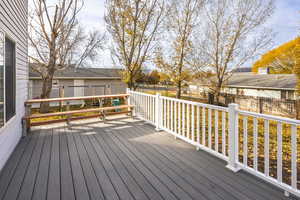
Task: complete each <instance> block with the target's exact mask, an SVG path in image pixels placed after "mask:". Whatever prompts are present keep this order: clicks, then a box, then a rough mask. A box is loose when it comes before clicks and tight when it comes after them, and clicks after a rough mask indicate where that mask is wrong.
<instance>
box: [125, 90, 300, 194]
mask: <svg viewBox="0 0 300 200" xmlns="http://www.w3.org/2000/svg"><path fill="white" fill-rule="evenodd" d="M128 93H129V94H130V97H129V103H130V104H132V105H134V106H135V109H134V115H135V116H137V117H139V118H141V119H143V120H145V121H147V122H149V123H151V124H153V125H154V126H156V129H157V130H164V131H166V132H168V133H171V134H173V135H174V136H175V138H180V139H182V140H184V141H186V142H188V143H190V144H192V145H194V146H196V148H197V149H202V150H204V151H207V152H209V153H211V154H212V155H214V156H217V157H218V158H221V159H223V160H225V161H226V162H228V165H227V166H226V167H227V168H229V169H230V170H232V171H234V172H237V171H239V170H240V169H243V170H245V171H247V172H249V173H251V174H253V175H255V176H257V177H259V178H261V179H263V180H265V181H267V182H270V183H272V184H274V185H276V186H278V187H280V188H282V189H283V190H284V191H285V194H286V195H288V194H289V193H292V194H294V195H296V196H300V190H299V186H300V183H299V178H300V177H298V176H297V173H298V171H299V170H300V169H299V168H300V166H299V164H298V162H297V160H299V156H298V154H299V146H300V145H297V144H298V143H299V141H300V138H299V131H297V130H298V128H299V126H300V121H299V120H293V119H289V118H282V117H277V116H272V115H264V114H259V113H253V112H246V111H242V110H239V109H238V105H237V104H230V105H229V107H228V108H225V107H220V106H214V105H209V104H203V103H198V102H192V101H186V100H180V99H175V98H169V97H164V96H160V95H159V94H157V95H150V94H145V93H141V92H135V91H130V90H128Z"/></svg>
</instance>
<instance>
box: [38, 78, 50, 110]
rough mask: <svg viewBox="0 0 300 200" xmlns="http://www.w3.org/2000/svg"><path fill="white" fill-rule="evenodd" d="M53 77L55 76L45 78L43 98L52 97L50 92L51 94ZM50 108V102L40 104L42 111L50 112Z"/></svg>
mask: <svg viewBox="0 0 300 200" xmlns="http://www.w3.org/2000/svg"><path fill="white" fill-rule="evenodd" d="M52 78H53V76H49V77H46V78H43V87H42V94H41V99H48V98H50V94H51V90H52ZM49 109H50V105H49V102H43V103H41V105H40V112H41V113H47V112H49Z"/></svg>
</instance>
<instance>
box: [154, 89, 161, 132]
mask: <svg viewBox="0 0 300 200" xmlns="http://www.w3.org/2000/svg"><path fill="white" fill-rule="evenodd" d="M160 116H161V105H160V94H159V93H156V96H155V126H156V128H155V130H156V131H160V123H161V117H160Z"/></svg>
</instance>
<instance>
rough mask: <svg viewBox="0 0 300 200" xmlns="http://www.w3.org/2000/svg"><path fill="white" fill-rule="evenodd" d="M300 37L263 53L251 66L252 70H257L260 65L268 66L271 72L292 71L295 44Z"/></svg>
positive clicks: (294, 58) (294, 60) (294, 59)
mask: <svg viewBox="0 0 300 200" xmlns="http://www.w3.org/2000/svg"><path fill="white" fill-rule="evenodd" d="M299 41H300V37H297V38H296V39H294V40H291V41H289V42H287V43H284V44H283V45H281V46H279V47H277V48H275V49H273V50H271V51H269V52H267V53H265V54H264V55H262V57H261V58H260V59H259V60H258V61H256V62H255V63H254V65H253V66H252V71H253V72H258V69H259V68H261V67H270V69H271V73H289V74H290V73H294V67H295V62H296V56H297V54H299V52H298V53H296V51H295V47H296V45H297V44H298V43H299Z"/></svg>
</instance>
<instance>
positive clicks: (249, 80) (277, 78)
mask: <svg viewBox="0 0 300 200" xmlns="http://www.w3.org/2000/svg"><path fill="white" fill-rule="evenodd" d="M226 85H228V86H239V87H253V88H274V89H295V87H296V85H297V77H296V76H295V75H294V74H233V75H232V76H231V77H230V78H229V80H228V82H227V84H226Z"/></svg>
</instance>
